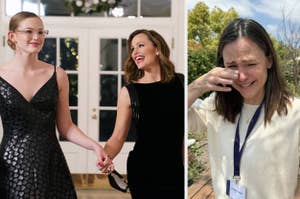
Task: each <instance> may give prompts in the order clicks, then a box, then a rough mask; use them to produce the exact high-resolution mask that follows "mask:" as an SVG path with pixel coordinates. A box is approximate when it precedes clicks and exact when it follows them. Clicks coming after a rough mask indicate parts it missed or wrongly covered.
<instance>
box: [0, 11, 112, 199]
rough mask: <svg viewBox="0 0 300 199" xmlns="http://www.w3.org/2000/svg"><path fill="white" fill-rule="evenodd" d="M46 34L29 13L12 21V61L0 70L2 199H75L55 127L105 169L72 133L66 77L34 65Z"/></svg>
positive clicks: (86, 141) (101, 158)
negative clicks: (85, 150)
mask: <svg viewBox="0 0 300 199" xmlns="http://www.w3.org/2000/svg"><path fill="white" fill-rule="evenodd" d="M47 34H48V31H47V30H45V29H44V25H43V22H42V20H41V19H40V18H39V17H38V16H37V15H35V14H34V13H31V12H20V13H17V14H16V15H14V16H13V17H12V18H11V20H10V23H9V32H8V44H9V46H10V47H11V48H12V49H13V50H14V56H13V58H12V59H11V60H10V61H9V62H8V63H5V64H4V65H2V66H1V67H0V91H1V92H0V115H1V119H2V123H3V139H2V142H1V145H0V176H1V177H0V198H3V199H6V198H11V199H12V198H18V199H22V198H59V199H71V198H72V199H73V198H77V197H76V192H75V189H74V186H73V182H72V179H71V175H70V172H69V169H68V166H67V162H66V160H65V157H64V155H63V153H62V150H61V148H60V145H59V143H58V140H57V137H56V133H55V129H56V128H55V127H57V129H58V132H59V133H60V134H61V135H62V136H64V137H65V138H66V139H68V140H69V141H71V142H73V143H76V144H78V145H80V146H82V147H84V148H86V149H89V150H93V151H94V152H95V154H96V155H97V158H98V161H97V164H98V166H102V167H105V168H106V167H108V165H110V162H111V161H110V159H109V158H108V157H107V155H106V154H105V152H104V150H103V148H102V147H101V146H100V145H99V144H98V143H97V142H96V141H94V140H92V139H90V138H89V137H87V136H86V135H85V134H84V133H83V132H82V131H81V130H80V129H79V128H78V127H76V126H75V125H74V124H73V122H72V120H71V116H70V111H69V104H68V96H69V82H68V77H67V74H66V72H65V71H64V70H63V69H61V68H60V67H55V66H52V65H50V64H47V63H45V62H42V61H40V60H38V58H37V57H38V56H37V55H38V53H39V52H40V50H41V49H42V47H43V44H44V40H45V36H46V35H47Z"/></svg>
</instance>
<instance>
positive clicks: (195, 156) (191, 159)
mask: <svg viewBox="0 0 300 199" xmlns="http://www.w3.org/2000/svg"><path fill="white" fill-rule="evenodd" d="M188 136H189V138H190V139H195V140H196V142H195V143H194V144H192V145H191V146H189V148H188V185H189V186H190V185H192V184H193V183H194V182H195V181H196V180H198V179H199V177H200V176H201V172H202V171H203V170H204V169H205V168H204V165H203V163H202V162H201V161H200V159H199V157H200V156H201V154H202V153H203V151H202V149H201V144H200V142H201V141H202V140H203V139H205V136H204V134H200V135H195V134H192V133H189V134H188Z"/></svg>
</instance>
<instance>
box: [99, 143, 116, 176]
mask: <svg viewBox="0 0 300 199" xmlns="http://www.w3.org/2000/svg"><path fill="white" fill-rule="evenodd" d="M95 153H96V155H97V163H96V166H97V167H98V169H99V170H100V171H101V172H102V173H104V174H106V175H108V174H110V173H111V172H112V171H113V170H114V164H113V162H112V159H111V158H110V157H109V156H108V155H107V154H106V153H105V151H104V149H103V148H102V147H101V146H99V147H97V149H96V150H95Z"/></svg>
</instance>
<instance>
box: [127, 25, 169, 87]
mask: <svg viewBox="0 0 300 199" xmlns="http://www.w3.org/2000/svg"><path fill="white" fill-rule="evenodd" d="M138 34H145V35H146V36H147V37H148V39H149V40H150V41H151V42H152V43H153V45H154V46H155V47H156V48H157V50H158V52H159V55H158V59H159V65H160V70H161V82H169V81H170V80H172V79H173V78H174V76H175V66H174V64H173V63H172V62H171V60H170V49H169V47H168V44H167V43H166V41H165V40H164V38H163V37H162V36H161V35H160V34H158V33H157V32H156V31H154V30H146V29H139V30H135V31H134V32H133V33H131V34H130V36H129V38H128V40H127V53H128V57H127V59H126V62H125V78H126V81H127V82H128V83H129V82H132V81H137V80H138V79H140V78H142V77H143V76H144V71H143V70H139V69H138V67H137V66H136V64H135V62H134V60H133V59H132V58H131V42H132V39H133V38H134V37H135V36H136V35H138Z"/></svg>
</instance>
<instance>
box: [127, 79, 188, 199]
mask: <svg viewBox="0 0 300 199" xmlns="http://www.w3.org/2000/svg"><path fill="white" fill-rule="evenodd" d="M133 86H134V87H135V89H136V93H137V97H138V101H139V108H138V111H139V116H138V119H134V121H135V122H136V123H135V124H136V125H135V126H136V141H135V145H134V148H133V150H132V151H131V152H130V154H129V157H128V162H127V171H128V182H129V183H130V184H133V185H132V186H133V189H134V188H135V187H139V188H138V189H140V190H143V189H145V190H147V189H148V188H150V189H151V188H152V189H151V190H152V191H151V190H150V192H153V191H154V190H156V191H158V190H163V191H162V192H161V193H159V192H157V193H156V194H158V195H161V194H163V192H166V193H167V192H169V193H170V194H169V196H171V193H172V194H173V195H175V196H172V197H173V198H174V199H175V198H176V199H177V198H179V199H183V198H184V197H183V193H184V192H183V191H184V168H183V159H182V149H183V142H184V88H183V83H182V82H181V81H180V79H179V78H178V76H176V77H175V78H174V79H173V80H172V81H170V82H168V83H162V82H154V83H145V84H143V83H133ZM133 111H134V109H133ZM133 115H135V114H133ZM168 190H169V191H168ZM150 192H149V193H145V194H148V196H143V197H150V196H149V195H151V193H150ZM137 198H139V197H137ZM140 198H141V196H140Z"/></svg>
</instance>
